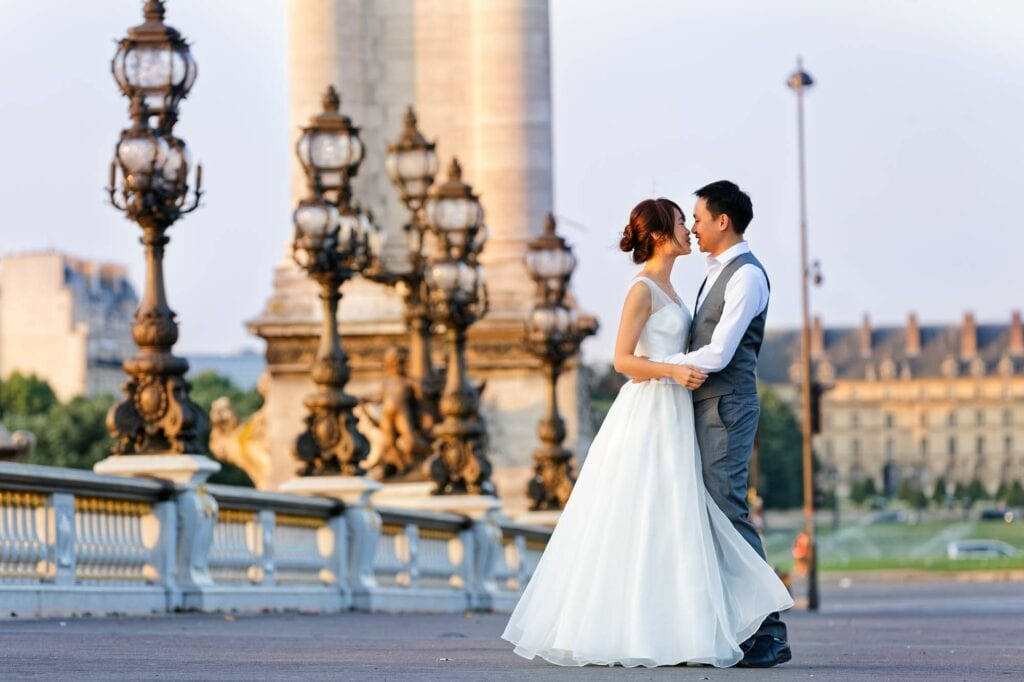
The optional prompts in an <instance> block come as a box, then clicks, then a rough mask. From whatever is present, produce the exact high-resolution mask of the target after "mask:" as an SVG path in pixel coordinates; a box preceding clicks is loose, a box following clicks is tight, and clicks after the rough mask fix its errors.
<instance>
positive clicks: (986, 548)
mask: <svg viewBox="0 0 1024 682" xmlns="http://www.w3.org/2000/svg"><path fill="white" fill-rule="evenodd" d="M1020 555H1021V551H1020V550H1019V549H1017V548H1016V547H1014V546H1012V545H1008V544H1007V543H1005V542H1003V541H1002V540H956V541H955V542H951V543H949V544H948V545H946V556H948V557H949V558H950V559H1000V558H1003V557H1016V556H1020Z"/></svg>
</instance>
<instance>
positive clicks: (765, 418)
mask: <svg viewBox="0 0 1024 682" xmlns="http://www.w3.org/2000/svg"><path fill="white" fill-rule="evenodd" d="M760 397H761V421H760V424H759V432H758V443H759V457H758V462H759V465H760V487H759V488H758V494H760V496H761V499H763V500H764V506H765V508H766V509H788V508H792V507H799V506H800V505H801V504H803V463H802V457H803V436H802V435H801V432H800V425H799V424H798V423H797V420H796V415H795V414H793V410H792V409H791V408H790V407H789V405H787V404H786V403H785V402H783V400H782V399H781V398H779V396H778V395H777V394H776V393H775V392H773V391H772V390H770V389H767V388H763V389H762V390H761V396H760Z"/></svg>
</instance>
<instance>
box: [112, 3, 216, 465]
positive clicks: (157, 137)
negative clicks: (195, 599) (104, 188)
mask: <svg viewBox="0 0 1024 682" xmlns="http://www.w3.org/2000/svg"><path fill="white" fill-rule="evenodd" d="M144 12H145V18H146V22H145V23H144V24H142V25H140V26H136V27H135V28H132V29H129V31H128V37H127V38H125V39H123V40H122V41H121V42H120V45H119V46H118V50H117V54H116V55H115V56H114V61H113V65H112V70H113V73H114V77H115V79H116V80H117V83H118V85H119V86H120V88H121V92H123V93H124V94H125V96H127V97H128V98H129V99H131V117H132V121H133V125H132V126H131V127H130V128H127V129H126V130H124V131H122V133H121V138H120V140H119V141H118V143H117V147H116V150H115V160H114V161H113V162H112V163H111V165H110V187H109V188H108V191H109V193H110V201H111V203H113V205H114V206H115V207H117V208H118V209H119V210H121V211H123V212H124V213H125V215H126V216H127V217H128V219H129V220H133V221H135V222H136V223H138V224H139V227H141V228H142V243H143V245H145V247H146V286H145V293H144V295H143V299H142V303H141V305H140V306H139V310H138V311H137V312H136V313H135V324H134V325H133V327H132V338H134V340H135V343H136V344H137V345H138V347H139V354H138V355H137V356H136V357H135V358H132V359H130V360H127V361H125V363H124V370H125V372H127V373H128V375H129V380H128V381H127V382H126V383H125V385H124V393H125V399H124V400H123V401H122V402H120V403H118V404H116V405H114V406H113V407H112V408H111V410H110V412H109V413H108V415H107V428H108V429H109V430H110V432H111V434H112V435H113V436H114V438H115V439H116V444H115V446H114V453H115V454H122V455H128V454H158V453H161V454H162V453H176V454H184V453H199V452H201V445H200V443H199V439H198V433H199V430H200V427H201V425H202V424H203V423H204V421H205V419H206V417H205V415H204V414H203V412H202V410H201V409H200V408H199V407H198V406H197V405H196V404H195V403H193V402H192V401H191V400H189V397H188V383H187V382H186V381H185V378H184V375H185V372H186V371H188V362H186V361H185V360H184V359H183V358H179V357H176V356H174V355H173V354H172V353H171V348H172V347H173V346H174V343H175V342H176V341H177V340H178V325H177V324H175V321H174V317H175V316H174V312H173V311H171V309H170V307H169V306H168V305H167V297H166V293H165V291H164V274H163V256H164V247H165V246H166V245H167V243H168V241H170V240H169V239H168V237H167V236H166V232H167V229H168V228H169V227H170V226H171V225H172V224H173V223H174V222H175V221H176V220H178V218H180V217H181V216H183V215H185V214H186V213H190V212H192V211H194V210H195V209H196V208H197V207H198V206H199V198H200V196H201V195H202V192H201V189H200V187H201V179H202V169H201V168H200V167H198V166H197V167H196V170H195V186H194V188H192V196H191V201H189V190H190V186H189V175H190V173H191V171H192V161H191V158H190V156H189V154H188V150H187V149H186V147H185V142H184V141H182V140H180V139H178V138H176V137H174V136H173V135H172V133H171V131H172V128H173V127H174V124H175V122H176V121H177V117H178V104H179V102H180V101H181V100H182V99H184V98H185V97H186V96H187V95H188V91H189V89H190V88H191V87H192V83H193V81H194V80H195V76H196V65H195V62H194V61H193V60H192V55H191V54H190V53H189V49H188V45H187V43H186V42H185V40H184V39H183V38H182V37H181V35H180V34H179V33H178V32H177V31H176V30H174V29H173V28H171V27H169V26H166V25H165V24H164V23H163V18H164V6H163V3H162V2H159V1H157V0H150V2H147V3H146V6H145V9H144ZM154 117H155V118H157V122H156V124H155V125H153V124H152V122H151V119H152V118H154ZM119 180H120V182H119Z"/></svg>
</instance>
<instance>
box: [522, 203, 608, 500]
mask: <svg viewBox="0 0 1024 682" xmlns="http://www.w3.org/2000/svg"><path fill="white" fill-rule="evenodd" d="M525 261H526V269H527V270H528V271H529V273H530V276H531V277H532V278H533V280H534V282H536V283H537V304H536V305H535V306H534V307H533V310H532V311H531V312H530V319H529V321H528V322H527V326H526V342H527V345H528V347H529V348H530V351H531V352H532V353H533V354H534V355H536V356H537V357H539V358H540V359H541V362H542V363H543V366H544V373H545V374H546V375H547V379H548V406H547V415H546V416H545V417H544V418H543V419H541V421H540V425H539V427H538V430H537V431H538V435H539V436H540V441H541V446H540V447H539V448H538V449H537V450H535V451H534V453H533V460H534V462H535V465H534V477H533V479H531V481H530V483H529V486H528V488H527V492H528V494H529V496H530V498H531V499H532V500H533V505H532V509H533V510H535V511H550V510H556V509H562V508H564V507H565V502H566V500H568V499H569V493H570V492H572V486H573V484H574V483H575V482H576V478H575V476H574V475H573V472H572V468H573V467H572V453H571V452H570V451H569V450H567V449H565V448H563V447H562V441H563V440H565V422H564V421H563V420H562V417H561V415H559V413H558V400H557V396H556V391H555V388H556V386H557V385H558V377H559V375H560V374H561V373H562V367H563V365H564V364H565V361H566V360H568V359H569V358H571V357H572V356H574V355H576V353H577V352H578V351H579V349H580V344H581V343H583V340H584V339H586V338H587V337H588V336H592V335H594V334H596V333H597V320H596V319H594V318H593V317H589V316H580V317H577V316H576V313H575V310H573V309H571V308H570V307H569V306H568V305H567V304H566V291H567V289H568V285H569V279H570V278H571V277H572V272H573V270H574V269H575V268H576V258H575V257H574V256H573V253H572V248H570V247H569V245H568V244H566V243H565V240H564V239H562V238H561V237H560V236H558V235H557V234H556V233H555V218H554V216H552V215H551V214H548V217H547V220H545V222H544V233H543V234H542V235H540V236H539V237H537V238H536V239H534V240H533V241H532V242H530V244H529V246H528V251H527V253H526V256H525Z"/></svg>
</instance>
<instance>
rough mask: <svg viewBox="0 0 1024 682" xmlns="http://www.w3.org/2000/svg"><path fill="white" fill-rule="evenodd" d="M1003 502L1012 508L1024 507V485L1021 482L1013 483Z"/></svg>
mask: <svg viewBox="0 0 1024 682" xmlns="http://www.w3.org/2000/svg"><path fill="white" fill-rule="evenodd" d="M1003 500H1004V501H1005V502H1006V504H1007V505H1009V506H1011V507H1024V485H1021V483H1020V481H1019V480H1016V481H1014V482H1013V483H1011V484H1010V485H1009V488H1008V490H1007V491H1006V496H1005V497H1004V498H1003Z"/></svg>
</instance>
